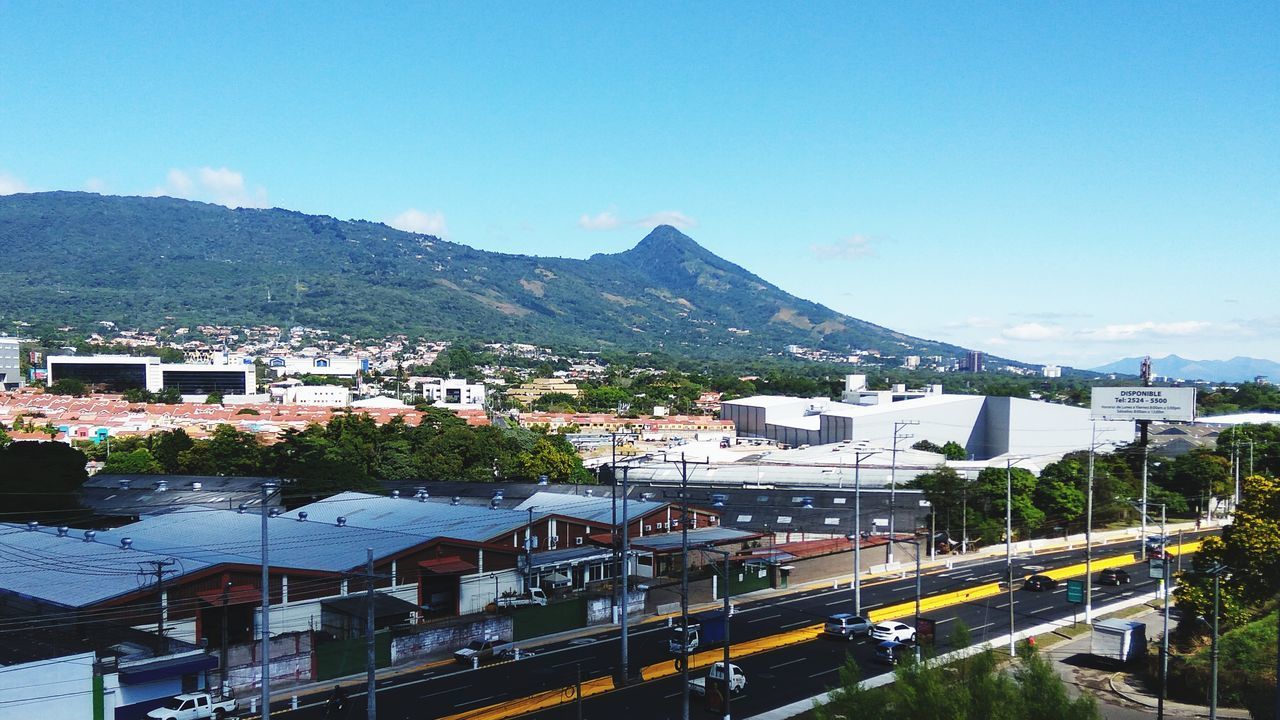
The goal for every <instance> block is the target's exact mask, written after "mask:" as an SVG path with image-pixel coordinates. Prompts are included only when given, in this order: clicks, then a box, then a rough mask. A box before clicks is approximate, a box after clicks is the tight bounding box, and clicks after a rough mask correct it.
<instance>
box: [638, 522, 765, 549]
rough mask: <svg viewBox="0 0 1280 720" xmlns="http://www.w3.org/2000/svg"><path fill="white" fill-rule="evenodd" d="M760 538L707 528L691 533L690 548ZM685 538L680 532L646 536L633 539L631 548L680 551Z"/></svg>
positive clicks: (735, 531)
mask: <svg viewBox="0 0 1280 720" xmlns="http://www.w3.org/2000/svg"><path fill="white" fill-rule="evenodd" d="M758 537H760V533H753V532H748V531H746V530H734V529H733V528H727V527H705V528H696V529H693V530H690V531H689V547H690V548H697V547H698V546H700V545H706V544H708V543H726V542H745V541H747V540H750V539H752V538H758ZM682 543H683V538H681V537H680V533H678V532H669V533H662V534H661V535H645V536H644V537H638V538H632V539H631V547H633V548H644V549H646V550H657V551H660V552H661V551H668V550H679V549H680V546H681V544H682Z"/></svg>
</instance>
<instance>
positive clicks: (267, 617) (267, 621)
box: [258, 480, 277, 720]
mask: <svg viewBox="0 0 1280 720" xmlns="http://www.w3.org/2000/svg"><path fill="white" fill-rule="evenodd" d="M276 487H277V486H276V484H275V483H274V482H271V481H269V480H268V481H267V482H264V483H262V487H261V489H262V498H261V500H260V507H259V508H258V509H259V510H261V512H262V720H270V718H271V570H270V567H271V566H270V563H269V562H268V560H269V557H268V553H267V516H268V515H270V513H269V512H268V510H267V501H268V500H269V499H270V498H271V495H272V494H273V493H275V491H276Z"/></svg>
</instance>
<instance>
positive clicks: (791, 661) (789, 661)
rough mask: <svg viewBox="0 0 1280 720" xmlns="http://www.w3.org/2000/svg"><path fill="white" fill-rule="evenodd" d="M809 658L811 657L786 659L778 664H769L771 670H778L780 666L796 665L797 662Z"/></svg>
mask: <svg viewBox="0 0 1280 720" xmlns="http://www.w3.org/2000/svg"><path fill="white" fill-rule="evenodd" d="M808 659H809V658H796V659H795V660H788V661H786V662H784V663H779V664H777V665H770V666H769V669H770V670H777V669H778V668H783V667H786V666H788V665H795V664H796V663H801V662H804V661H805V660H808Z"/></svg>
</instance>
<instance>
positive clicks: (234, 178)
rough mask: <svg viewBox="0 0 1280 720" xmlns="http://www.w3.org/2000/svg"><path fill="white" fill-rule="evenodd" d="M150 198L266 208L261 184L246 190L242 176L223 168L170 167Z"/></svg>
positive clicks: (265, 191) (264, 189) (237, 172)
mask: <svg viewBox="0 0 1280 720" xmlns="http://www.w3.org/2000/svg"><path fill="white" fill-rule="evenodd" d="M151 194H153V195H169V196H172V197H180V198H186V199H188V200H200V201H203V202H211V203H217V204H218V205H226V206H227V207H233V208H235V207H250V208H261V207H267V190H266V188H264V187H262V186H261V185H259V186H257V187H255V188H252V189H250V188H249V187H248V186H247V185H246V184H245V181H244V174H243V173H240V172H239V171H237V170H232V169H230V168H227V167H220V168H213V167H209V166H207V165H206V166H204V167H201V168H197V169H196V170H194V171H189V170H182V169H179V168H173V169H171V170H169V172H168V173H167V174H166V175H165V182H164V184H163V185H160V186H158V187H156V188H155V189H154V190H152V191H151Z"/></svg>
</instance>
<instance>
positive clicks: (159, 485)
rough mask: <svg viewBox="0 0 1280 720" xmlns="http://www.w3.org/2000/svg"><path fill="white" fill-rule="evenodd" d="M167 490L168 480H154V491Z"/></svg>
mask: <svg viewBox="0 0 1280 720" xmlns="http://www.w3.org/2000/svg"><path fill="white" fill-rule="evenodd" d="M168 490H169V481H168V480H157V481H156V492H167V491H168Z"/></svg>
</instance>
